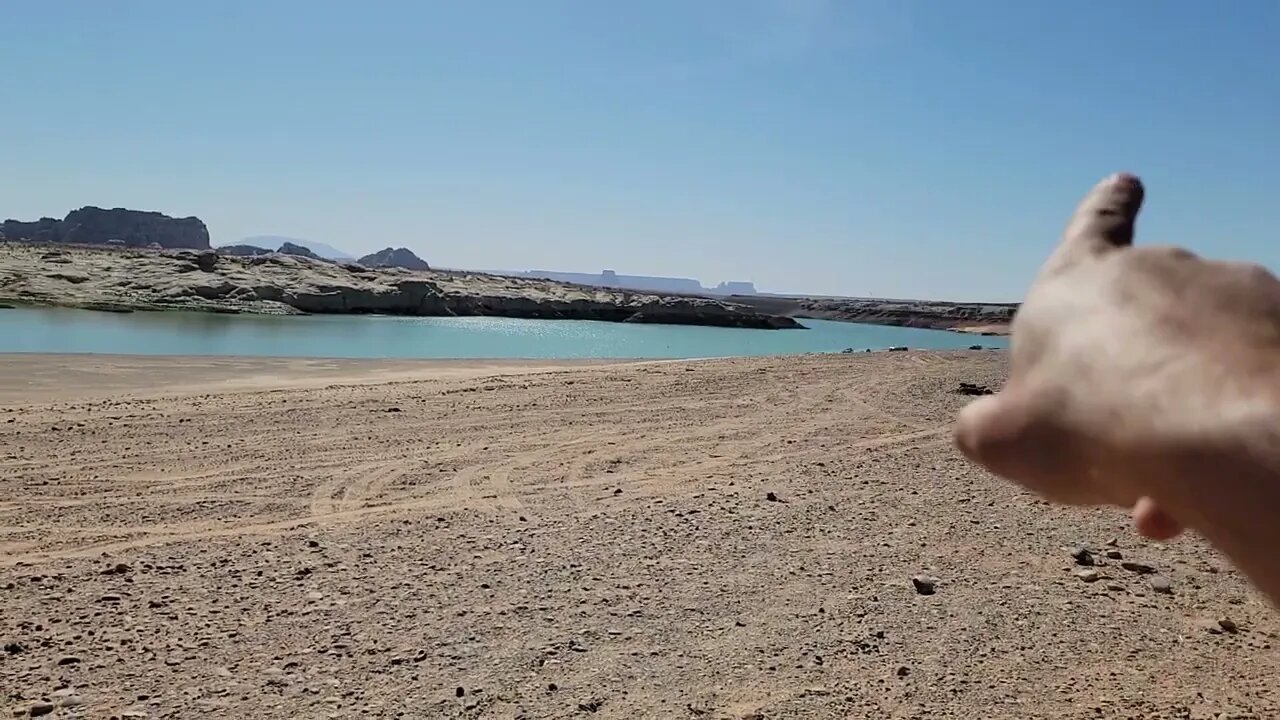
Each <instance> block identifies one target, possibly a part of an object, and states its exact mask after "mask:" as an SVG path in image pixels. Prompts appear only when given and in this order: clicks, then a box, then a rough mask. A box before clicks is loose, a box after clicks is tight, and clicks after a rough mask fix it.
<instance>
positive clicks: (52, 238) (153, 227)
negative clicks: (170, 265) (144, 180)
mask: <svg viewBox="0 0 1280 720" xmlns="http://www.w3.org/2000/svg"><path fill="white" fill-rule="evenodd" d="M0 235H3V236H4V238H5V239H6V240H25V241H28V242H43V243H72V244H77V245H108V244H110V245H125V246H128V247H150V246H153V245H158V246H160V247H162V248H171V249H172V248H192V249H195V250H207V249H208V248H209V229H208V228H206V227H205V224H204V222H202V221H201V220H200V218H195V217H189V218H173V217H169V216H168V215H164V214H162V213H158V212H144V211H141V210H126V209H124V208H114V209H112V210H104V209H102V208H98V207H82V208H80V209H79V210H72V211H71V212H69V213H67V217H66V218H64V219H62V220H57V219H55V218H40V219H39V220H35V221H32V222H22V221H19V220H5V221H4V222H3V223H0Z"/></svg>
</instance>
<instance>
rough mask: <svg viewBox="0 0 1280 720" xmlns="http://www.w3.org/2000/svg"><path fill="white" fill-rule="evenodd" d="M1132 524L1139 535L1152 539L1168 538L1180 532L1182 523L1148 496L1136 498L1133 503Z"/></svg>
mask: <svg viewBox="0 0 1280 720" xmlns="http://www.w3.org/2000/svg"><path fill="white" fill-rule="evenodd" d="M1133 525H1134V527H1135V528H1136V529H1137V530H1138V533H1139V534H1140V535H1143V536H1145V537H1149V538H1151V539H1152V540H1170V539H1172V538H1175V537H1177V536H1178V535H1180V534H1181V533H1182V523H1179V522H1178V521H1177V520H1175V519H1174V518H1173V516H1172V515H1170V514H1169V513H1167V512H1165V511H1164V510H1162V509H1161V508H1160V506H1159V505H1157V504H1156V501H1155V500H1152V499H1151V498H1149V497H1141V498H1138V502H1136V503H1134V505H1133Z"/></svg>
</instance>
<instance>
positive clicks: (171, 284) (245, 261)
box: [0, 244, 803, 329]
mask: <svg viewBox="0 0 1280 720" xmlns="http://www.w3.org/2000/svg"><path fill="white" fill-rule="evenodd" d="M282 250H288V247H287V246H286V247H283V248H282ZM8 300H14V301H19V302H28V303H42V304H50V305H65V306H72V307H84V308H92V309H98V310H113V311H118V312H128V311H130V310H199V311H205V312H220V313H264V314H277V315H280V314H299V313H378V314H387V315H424V316H448V315H491V316H498V317H511V318H542V319H548V320H605V321H611V322H637V323H675V324H682V325H715V326H721V327H740V328H760V329H782V328H801V327H803V326H802V325H800V324H799V323H797V322H795V321H794V320H792V319H791V318H788V317H780V316H776V315H771V314H766V313H762V312H758V311H756V310H753V309H752V308H748V307H745V306H743V305H741V304H738V303H730V302H723V301H720V300H713V299H710V298H692V297H672V296H662V295H655V294H649V293H635V292H629V291H619V290H609V289H605V288H584V287H581V286H573V285H566V284H564V283H557V282H551V281H546V280H531V279H524V278H508V277H501V276H496V275H486V274H482V273H459V272H453V273H440V272H434V271H426V270H419V271H412V270H403V269H399V268H396V269H394V270H392V269H371V268H367V267H363V266H361V265H352V264H339V263H334V262H330V261H328V260H323V259H316V258H312V257H307V256H305V255H301V254H290V253H288V252H273V253H267V254H265V255H254V256H251V257H240V256H236V255H228V254H219V253H216V252H213V251H205V252H197V251H191V250H178V251H170V250H166V251H162V252H147V251H142V250H136V249H130V248H124V249H121V250H117V251H111V250H107V249H105V248H103V249H94V248H71V247H62V248H56V249H53V250H49V249H48V248H42V247H39V246H34V245H27V246H24V245H21V244H18V245H14V246H10V245H6V246H5V248H4V250H3V252H0V302H4V301H8Z"/></svg>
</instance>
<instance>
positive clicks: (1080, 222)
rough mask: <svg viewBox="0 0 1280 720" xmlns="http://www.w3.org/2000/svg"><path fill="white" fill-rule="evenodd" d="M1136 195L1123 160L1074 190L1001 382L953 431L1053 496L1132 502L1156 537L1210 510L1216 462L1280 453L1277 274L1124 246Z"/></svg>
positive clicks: (1221, 469) (972, 454) (980, 456)
mask: <svg viewBox="0 0 1280 720" xmlns="http://www.w3.org/2000/svg"><path fill="white" fill-rule="evenodd" d="M1143 195H1144V190H1143V186H1142V183H1141V182H1140V181H1139V180H1138V178H1136V177H1133V176H1131V175H1124V174H1121V175H1114V176H1111V177H1109V178H1107V179H1105V180H1103V181H1102V182H1100V183H1099V184H1098V185H1097V186H1095V187H1094V188H1093V190H1092V191H1090V193H1089V194H1088V195H1087V196H1086V197H1085V199H1084V200H1083V202H1082V203H1081V204H1080V206H1079V208H1078V209H1077V210H1076V213H1075V215H1074V217H1073V218H1072V219H1071V221H1070V223H1069V224H1068V226H1067V229H1066V232H1065V234H1064V236H1063V239H1062V242H1061V244H1060V245H1059V246H1058V248H1057V249H1056V250H1055V251H1054V252H1053V254H1052V255H1051V257H1050V258H1049V260H1048V262H1047V263H1046V264H1045V266H1044V268H1043V269H1042V270H1041V272H1040V274H1039V276H1038V277H1037V278H1036V279H1035V282H1034V283H1033V285H1032V287H1031V289H1030V291H1029V292H1028V295H1027V298H1026V301H1025V302H1024V303H1023V304H1022V306H1021V307H1020V308H1019V310H1018V313H1017V315H1016V316H1015V318H1014V322H1013V328H1012V334H1013V343H1012V350H1011V357H1010V363H1011V366H1010V375H1009V380H1008V383H1007V385H1006V387H1005V388H1004V389H1003V391H1002V392H1000V393H999V394H998V395H994V396H990V397H987V398H983V399H981V400H979V401H977V402H975V403H973V404H972V405H970V406H969V407H967V408H965V409H964V411H962V413H961V415H960V417H959V419H958V421H957V423H956V427H955V440H956V443H957V445H958V446H959V448H960V449H961V451H962V452H964V454H965V455H966V456H968V457H969V458H970V459H972V460H974V461H976V462H978V463H980V464H982V465H984V466H986V467H987V468H988V469H990V470H991V471H992V472H994V473H996V474H997V475H1001V476H1004V477H1006V478H1009V479H1011V480H1014V481H1016V482H1018V483H1020V484H1022V485H1024V486H1026V487H1027V488H1029V489H1031V490H1033V491H1035V492H1037V493H1039V494H1041V495H1043V496H1044V497H1046V498H1048V499H1050V500H1053V501H1057V502H1062V503H1069V504H1111V505H1118V506H1121V507H1132V508H1133V509H1134V518H1135V521H1136V523H1137V526H1138V530H1139V531H1140V532H1143V533H1144V534H1146V535H1149V536H1152V537H1159V538H1164V537H1170V536H1173V535H1176V534H1177V533H1178V532H1179V530H1180V529H1181V526H1182V525H1187V524H1200V523H1205V522H1213V521H1215V520H1214V519H1212V518H1206V517H1205V516H1204V515H1203V513H1201V512H1200V510H1199V508H1198V507H1197V497H1198V495H1199V494H1200V493H1201V492H1203V491H1204V490H1205V488H1206V485H1208V484H1212V483H1213V482H1214V481H1215V480H1216V479H1217V478H1218V477H1220V476H1223V475H1231V474H1233V473H1237V472H1239V473H1245V474H1248V475H1249V477H1258V476H1259V473H1258V472H1256V471H1257V468H1258V466H1259V464H1260V463H1261V464H1264V465H1265V464H1268V463H1272V465H1271V467H1272V468H1273V469H1274V468H1280V463H1274V458H1276V457H1277V456H1278V455H1280V453H1278V452H1277V448H1280V442H1277V437H1278V435H1277V428H1278V427H1280V411H1277V408H1278V407H1280V401H1278V400H1280V398H1278V396H1277V394H1276V391H1275V390H1273V388H1276V387H1278V386H1280V383H1277V382H1276V375H1277V373H1280V362H1277V361H1280V281H1277V279H1276V278H1275V276H1273V275H1272V274H1271V273H1270V272H1268V271H1266V270H1265V269H1263V268H1262V267H1260V266H1257V265H1250V264H1243V263H1224V262H1214V261H1208V260H1203V259H1200V258H1198V257H1196V256H1195V255H1193V254H1191V253H1189V252H1187V251H1185V250H1181V249H1177V248H1170V247H1132V246H1131V245H1132V241H1133V235H1134V222H1135V220H1136V218H1137V215H1138V211H1139V208H1140V207H1141V205H1142V200H1143ZM1244 465H1248V468H1245V467H1243V466H1244ZM1268 472H1269V471H1268ZM1262 475H1266V473H1262ZM1269 477H1273V478H1274V479H1275V480H1276V482H1274V483H1273V485H1277V486H1280V473H1277V474H1275V475H1272V476H1269ZM1275 510H1277V508H1272V511H1275ZM1219 520H1220V519H1219ZM1271 522H1272V523H1273V524H1274V523H1275V520H1274V516H1272V519H1271ZM1202 529H1203V528H1202Z"/></svg>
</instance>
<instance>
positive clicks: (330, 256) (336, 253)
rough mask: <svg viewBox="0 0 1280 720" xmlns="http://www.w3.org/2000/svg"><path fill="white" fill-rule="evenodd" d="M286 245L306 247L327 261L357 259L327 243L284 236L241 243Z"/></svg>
mask: <svg viewBox="0 0 1280 720" xmlns="http://www.w3.org/2000/svg"><path fill="white" fill-rule="evenodd" d="M285 243H289V244H291V245H299V246H301V247H304V248H306V249H308V250H310V251H311V252H313V253H315V254H316V255H319V256H320V257H322V258H324V259H325V260H337V261H339V262H351V261H353V260H355V259H356V258H355V256H354V255H350V254H348V253H345V252H343V251H341V250H339V249H338V248H336V247H334V246H332V245H326V244H325V243H322V242H316V241H315V240H303V239H301V238H292V237H284V236H283V235H254V236H253V237H247V238H245V239H243V240H241V241H240V244H243V245H256V246H257V247H280V246H281V245H283V244H285Z"/></svg>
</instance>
